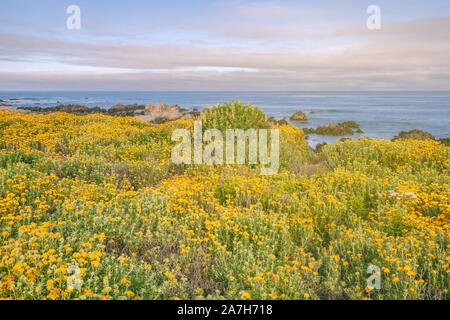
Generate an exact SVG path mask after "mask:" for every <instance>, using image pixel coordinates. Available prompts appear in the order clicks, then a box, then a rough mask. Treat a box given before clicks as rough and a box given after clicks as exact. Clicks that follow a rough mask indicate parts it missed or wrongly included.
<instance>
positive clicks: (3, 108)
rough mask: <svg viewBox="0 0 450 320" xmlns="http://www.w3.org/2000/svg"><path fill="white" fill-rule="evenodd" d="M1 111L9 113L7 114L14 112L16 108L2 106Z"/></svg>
mask: <svg viewBox="0 0 450 320" xmlns="http://www.w3.org/2000/svg"><path fill="white" fill-rule="evenodd" d="M0 111H7V112H14V111H15V110H14V108H13V107H9V106H0Z"/></svg>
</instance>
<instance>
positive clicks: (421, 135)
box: [392, 129, 436, 140]
mask: <svg viewBox="0 0 450 320" xmlns="http://www.w3.org/2000/svg"><path fill="white" fill-rule="evenodd" d="M407 139H412V140H436V138H435V137H434V136H433V135H432V134H431V133H428V132H425V131H422V130H417V129H413V130H411V131H401V132H400V133H399V134H398V136H395V137H394V139H392V140H407Z"/></svg>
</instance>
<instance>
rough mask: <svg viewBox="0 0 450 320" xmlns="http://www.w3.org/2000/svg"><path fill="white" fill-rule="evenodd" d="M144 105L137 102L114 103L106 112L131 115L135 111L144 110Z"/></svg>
mask: <svg viewBox="0 0 450 320" xmlns="http://www.w3.org/2000/svg"><path fill="white" fill-rule="evenodd" d="M144 109H145V106H143V105H138V104H128V105H126V106H124V105H123V104H120V103H119V104H116V105H114V106H112V107H111V108H109V109H108V113H109V114H111V115H118V116H133V115H134V114H135V113H136V112H137V111H140V110H144Z"/></svg>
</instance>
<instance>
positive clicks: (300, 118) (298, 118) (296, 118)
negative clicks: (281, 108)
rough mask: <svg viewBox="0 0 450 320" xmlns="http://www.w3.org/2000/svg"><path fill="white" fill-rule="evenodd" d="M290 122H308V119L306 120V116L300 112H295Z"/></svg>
mask: <svg viewBox="0 0 450 320" xmlns="http://www.w3.org/2000/svg"><path fill="white" fill-rule="evenodd" d="M290 120H291V121H308V119H307V118H306V114H304V113H303V112H301V111H297V112H296V113H294V114H293V115H292V117H291V119H290Z"/></svg>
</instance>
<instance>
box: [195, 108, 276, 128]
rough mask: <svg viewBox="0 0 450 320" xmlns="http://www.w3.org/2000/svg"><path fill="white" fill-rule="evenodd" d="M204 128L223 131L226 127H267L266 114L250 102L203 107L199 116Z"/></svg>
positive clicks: (268, 125) (268, 124)
mask: <svg viewBox="0 0 450 320" xmlns="http://www.w3.org/2000/svg"><path fill="white" fill-rule="evenodd" d="M200 119H201V121H202V125H203V128H204V129H209V128H214V129H219V130H221V131H222V132H225V131H226V129H244V130H246V129H268V128H270V123H269V120H268V119H267V116H266V114H265V113H264V112H263V111H262V110H261V109H260V108H259V107H255V106H253V105H252V104H247V105H244V104H242V102H240V101H231V102H226V103H224V104H222V105H220V104H218V105H216V106H214V107H212V108H207V109H205V110H204V111H203V112H202V113H201V116H200Z"/></svg>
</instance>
